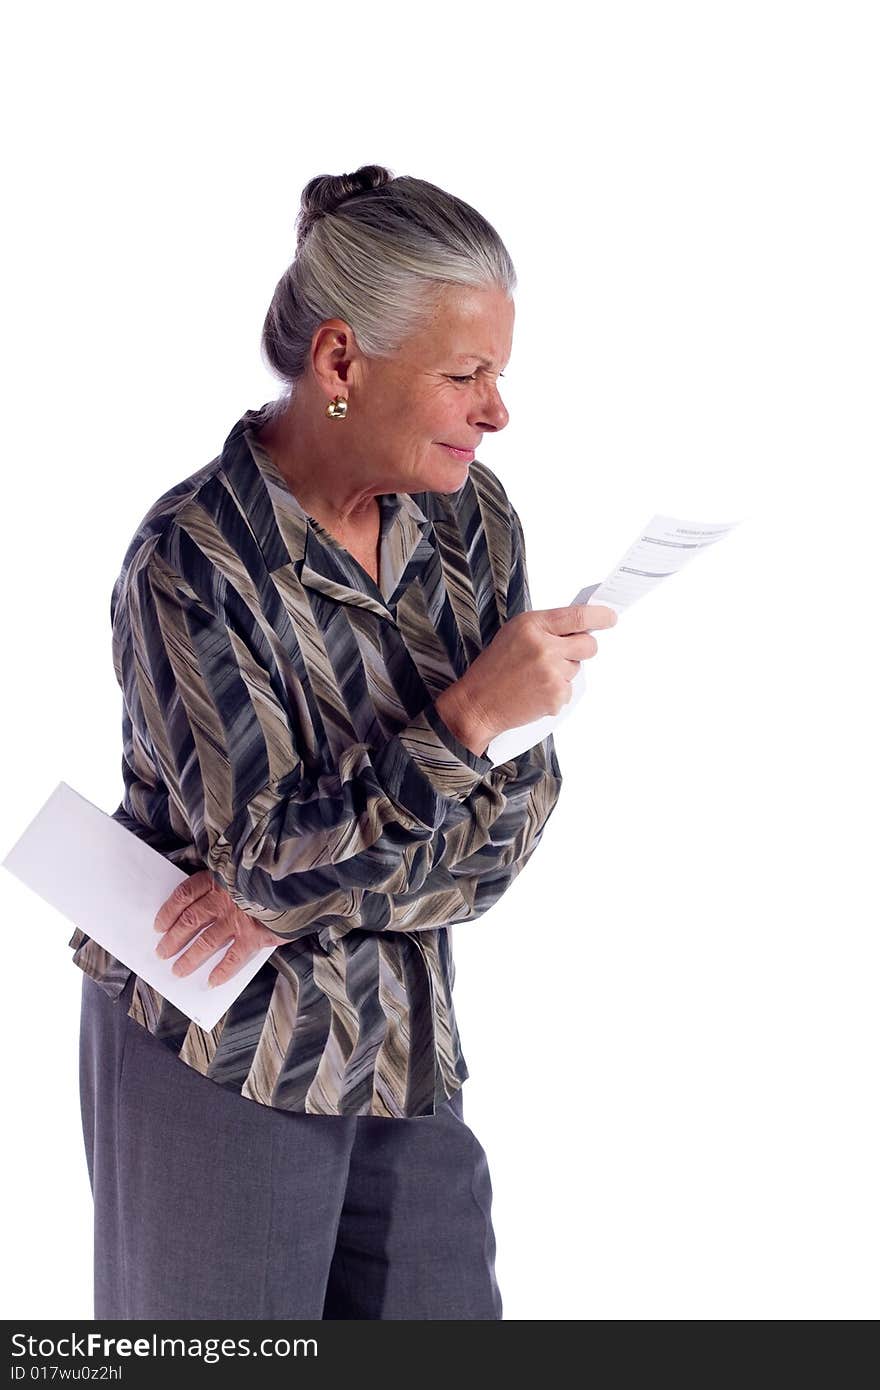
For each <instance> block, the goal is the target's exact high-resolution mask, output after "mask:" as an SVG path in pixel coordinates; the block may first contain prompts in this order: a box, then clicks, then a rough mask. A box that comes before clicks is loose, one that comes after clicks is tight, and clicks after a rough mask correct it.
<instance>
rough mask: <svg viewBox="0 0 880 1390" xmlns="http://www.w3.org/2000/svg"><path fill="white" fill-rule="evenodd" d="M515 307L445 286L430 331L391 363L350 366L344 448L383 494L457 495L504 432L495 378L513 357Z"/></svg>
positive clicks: (502, 297) (365, 361)
mask: <svg viewBox="0 0 880 1390" xmlns="http://www.w3.org/2000/svg"><path fill="white" fill-rule="evenodd" d="M513 320H514V307H513V301H512V300H511V299H509V298H508V297H507V295H506V294H505V293H504V292H503V291H502V290H496V289H491V290H488V289H472V288H469V287H466V286H458V285H454V286H452V285H450V286H447V287H446V288H445V289H444V291H443V293H442V295H441V297H440V300H439V302H438V305H437V307H436V309H435V312H434V314H433V317H432V319H431V322H430V324H429V326H428V327H427V328H426V329H423V330H422V331H420V332H418V333H416V334H413V335H412V337H410V338H408V339H407V340H406V341H405V342H404V343H403V345H402V346H401V348H400V350H399V351H398V352H397V353H395V354H394V355H393V356H392V357H389V358H375V357H374V358H367V357H364V356H362V355H361V354H356V355H355V358H354V360H353V361H352V362H351V364H350V368H349V376H348V379H347V381H346V386H347V387H348V392H347V394H348V401H349V413H348V416H347V417H346V421H345V424H344V426H339V427H338V428H339V429H340V432H341V430H342V429H343V428H344V429H345V430H346V431H348V432H349V433H348V435H347V439H346V443H347V445H348V446H349V447H350V446H352V445H353V446H354V448H355V449H356V451H357V454H358V456H359V459H360V462H361V468H362V470H363V471H364V473H366V474H367V476H370V477H374V478H376V479H381V480H382V485H383V487H384V488H386V489H387V490H394V491H401V492H457V491H458V490H459V488H461V487H462V486H463V485H464V482H465V480H466V478H467V472H468V465H469V463H470V461H471V458H472V457H473V453H472V452H471V453H469V454H462V455H459V456H456V455H455V454H453V453H452V452H451V451H450V449H449V448H447V447H445V446H447V445H452V446H457V447H459V448H461V449H465V450H471V451H473V450H475V449H478V448H479V446H480V442H481V440H482V438H483V435H484V434H485V433H486V432H487V431H493V432H494V431H495V430H503V429H504V426H505V425H506V424H507V421H508V414H507V409H506V407H505V405H504V402H503V401H502V399H501V396H500V394H499V391H498V377H499V375H500V374H501V372H502V370H503V368H504V367H506V365H507V362H508V359H509V358H510V351H511V343H512V339H513Z"/></svg>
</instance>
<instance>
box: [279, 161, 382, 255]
mask: <svg viewBox="0 0 880 1390" xmlns="http://www.w3.org/2000/svg"><path fill="white" fill-rule="evenodd" d="M392 178H393V175H392V173H391V171H390V170H389V169H386V168H384V167H383V166H382V165H381V164H363V165H361V167H360V169H356V170H355V171H354V173H353V174H318V175H317V176H316V177H315V178H313V179H310V180H309V182H308V183H307V184H306V186H305V188H304V189H303V192H302V199H301V201H300V209H299V215H298V217H297V228H298V237H297V244H298V245H300V244H301V243H302V242H303V241H304V239H305V238H306V237H307V236H308V234H309V232H310V231H311V229H312V227H313V226H314V224H315V223H316V222H317V221H318V219H319V218H321V217H324V216H325V215H326V214H327V213H328V212H335V211H336V209H337V208H338V207H340V206H341V204H342V203H344V202H345V201H346V200H347V199H348V198H351V197H352V196H353V195H354V194H357V193H369V192H370V190H371V189H373V188H381V187H382V185H383V184H386V183H390V182H391V179H392Z"/></svg>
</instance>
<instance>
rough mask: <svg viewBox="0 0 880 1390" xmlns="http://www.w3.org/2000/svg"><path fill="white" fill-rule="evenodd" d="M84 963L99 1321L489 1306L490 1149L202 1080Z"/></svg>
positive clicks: (85, 1076)
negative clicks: (294, 1108)
mask: <svg viewBox="0 0 880 1390" xmlns="http://www.w3.org/2000/svg"><path fill="white" fill-rule="evenodd" d="M133 983H134V981H133V977H132V979H130V980H129V982H128V984H127V985H126V987H125V990H124V991H123V993H122V995H120V997H119V999H118V1000H115V1001H114V1000H112V999H110V998H109V997H108V996H107V995H106V994H105V993H104V991H103V990H102V989H101V988H100V986H99V985H97V984H95V982H94V981H93V980H92V979H91V978H90V977H89V976H88V975H83V983H82V1015H81V1026H80V1099H81V1104H82V1120H83V1136H84V1139H85V1148H86V1161H87V1164H88V1170H89V1180H90V1182H91V1187H92V1195H93V1197H94V1206H95V1247H94V1255H95V1266H94V1268H95V1314H94V1315H95V1318H96V1319H99V1318H123V1319H134V1318H142V1319H151V1318H154V1319H240V1318H244V1319H287V1318H292V1319H296V1318H302V1319H319V1318H382V1319H390V1318H407V1319H421V1318H431V1319H435V1318H436V1319H441V1318H445V1319H458V1318H468V1319H474V1318H481V1319H498V1318H501V1316H502V1313H501V1295H500V1293H499V1290H498V1284H497V1281H496V1278H495V1235H494V1232H493V1229H492V1220H491V1205H492V1188H491V1183H490V1179H489V1169H488V1165H487V1161H486V1154H485V1151H484V1150H483V1148H482V1147H481V1145H480V1144H479V1142H478V1141H477V1139H476V1137H475V1136H474V1134H473V1133H472V1132H471V1130H470V1129H469V1128H468V1126H467V1125H466V1124H465V1122H464V1118H463V1112H462V1097H461V1092H460V1091H459V1092H458V1094H457V1095H455V1096H453V1097H452V1098H451V1099H450V1100H448V1101H447V1102H446V1103H445V1104H444V1105H443V1106H442V1107H441V1108H440V1109H439V1110H438V1111H437V1113H436V1114H435V1115H426V1116H419V1117H418V1118H413V1119H384V1118H381V1117H380V1116H371V1115H352V1116H339V1115H301V1114H294V1113H292V1112H290V1111H283V1110H276V1109H273V1108H272V1107H270V1106H266V1105H260V1104H258V1103H257V1102H256V1101H252V1100H247V1099H246V1098H245V1097H244V1096H241V1095H239V1094H238V1093H237V1092H235V1091H231V1090H228V1089H226V1088H224V1087H223V1086H220V1085H218V1084H217V1082H215V1081H210V1080H209V1079H208V1078H207V1077H204V1076H202V1075H200V1074H199V1073H198V1072H196V1071H194V1070H193V1069H192V1068H191V1067H188V1066H187V1065H186V1063H184V1062H182V1061H181V1060H180V1058H179V1057H177V1056H175V1054H174V1053H173V1052H172V1051H171V1050H170V1049H169V1048H167V1047H166V1046H165V1044H164V1043H162V1042H160V1041H159V1039H158V1038H154V1037H153V1036H152V1034H150V1033H149V1032H147V1030H146V1029H145V1028H142V1027H141V1025H140V1024H139V1023H136V1022H135V1021H134V1019H131V1018H129V1017H128V1013H127V1009H128V1004H129V1001H130V998H131V991H132V986H133Z"/></svg>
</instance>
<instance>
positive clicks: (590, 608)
mask: <svg viewBox="0 0 880 1390" xmlns="http://www.w3.org/2000/svg"><path fill="white" fill-rule="evenodd" d="M538 616H539V617H540V618H541V619H543V622H544V627H545V628H546V630H547V631H548V632H555V633H556V634H557V636H565V635H566V634H568V633H573V632H592V631H593V629H594V628H608V627H614V624H615V623H616V622H617V614H616V613H615V611H614V609H613V608H609V607H608V606H607V604H604V603H573V604H569V606H568V607H567V608H545V609H543V610H542V611H540V613H539V615H538Z"/></svg>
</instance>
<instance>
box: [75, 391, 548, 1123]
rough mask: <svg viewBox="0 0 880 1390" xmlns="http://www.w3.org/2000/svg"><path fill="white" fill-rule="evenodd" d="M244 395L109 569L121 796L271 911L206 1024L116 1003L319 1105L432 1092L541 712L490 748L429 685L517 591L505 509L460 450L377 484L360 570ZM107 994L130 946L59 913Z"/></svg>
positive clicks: (210, 1070) (181, 1044) (515, 832)
mask: <svg viewBox="0 0 880 1390" xmlns="http://www.w3.org/2000/svg"><path fill="white" fill-rule="evenodd" d="M266 410H267V407H266V406H263V407H262V408H261V409H260V410H249V411H246V412H245V414H244V415H243V416H242V417H241V419H240V420H239V421H238V422H237V424H236V425H235V426H234V427H233V429H232V430H231V432H230V433H229V435H228V437H227V439H226V442H225V444H224V446H223V450H222V453H221V454H220V455H219V456H218V457H217V458H216V459H214V460H213V461H212V462H211V463H209V464H207V465H206V466H205V467H203V468H201V469H200V470H199V471H198V472H196V473H194V474H193V475H192V476H191V477H189V478H187V479H185V480H184V481H183V482H181V483H178V484H177V485H176V486H174V487H173V488H171V489H170V490H169V491H168V492H166V493H165V494H164V495H163V496H162V497H160V498H159V500H158V501H157V502H156V503H154V505H153V506H152V507H151V508H150V510H149V512H148V513H147V515H146V516H145V517H144V519H143V521H142V522H141V524H140V526H139V528H138V530H137V532H136V534H135V536H134V537H133V539H132V541H131V544H130V545H129V547H128V550H127V552H126V555H125V558H124V561H123V565H122V570H121V573H120V575H119V578H118V579H117V581H116V584H115V585H114V588H113V594H112V599H111V620H112V625H113V663H114V668H115V671H116V677H117V680H118V682H119V685H120V688H121V691H122V697H123V700H122V704H123V711H122V729H123V759H122V774H123V780H124V787H125V791H124V796H123V799H122V802H121V804H120V805H119V807H118V808H117V810H116V811H115V812H114V813H113V818H114V819H115V820H116V821H118V822H119V823H120V824H121V825H124V826H125V827H126V828H127V829H128V830H130V831H132V832H133V833H134V834H136V835H138V836H139V837H140V838H142V839H144V840H146V841H147V843H149V844H150V845H152V846H153V848H154V849H157V850H159V851H160V852H161V853H162V854H164V855H165V856H166V858H168V859H169V860H170V861H171V862H173V863H175V864H177V865H178V866H179V867H180V868H182V869H183V870H184V871H185V872H188V873H194V872H195V871H196V870H199V869H205V868H207V869H208V870H209V872H210V873H211V875H212V877H213V878H214V880H215V882H216V883H217V884H218V886H220V887H222V888H224V889H225V890H226V891H227V892H228V893H229V894H230V896H231V897H232V898H233V899H234V901H235V902H236V903H237V904H238V905H239V907H241V908H242V909H243V910H244V911H245V912H247V913H248V914H249V915H250V916H252V917H254V918H255V919H256V920H258V921H260V922H262V923H264V924H265V925H266V926H268V927H270V928H271V930H272V931H273V932H275V933H277V934H278V935H280V936H284V937H286V938H287V940H286V942H285V944H284V945H279V946H278V947H277V949H276V950H275V951H274V952H273V953H272V955H271V956H270V957H269V958H268V959H267V960H266V961H265V962H264V963H263V965H262V967H261V968H260V970H259V971H258V972H257V974H256V975H255V976H254V978H253V979H252V980H251V981H250V983H249V984H248V985H247V987H246V988H245V989H244V991H243V992H242V993H241V994H240V995H239V997H238V998H237V999H236V1000H235V1002H234V1003H233V1004H232V1006H231V1007H230V1008H229V1009H228V1010H227V1012H226V1013H225V1014H224V1015H223V1017H222V1018H221V1019H220V1020H219V1022H218V1023H217V1024H216V1026H215V1027H214V1028H212V1029H211V1030H206V1029H203V1028H201V1027H199V1026H198V1024H196V1023H194V1022H193V1021H192V1020H191V1019H189V1018H188V1017H187V1016H186V1015H185V1014H183V1013H182V1012H181V1011H180V1010H179V1009H177V1008H176V1007H175V1006H174V1005H172V1004H171V1003H170V1002H169V1001H168V1000H166V999H164V998H162V997H161V996H160V995H159V994H158V992H157V991H156V989H155V988H154V987H152V986H150V985H149V984H147V983H146V982H145V981H144V980H142V979H140V978H139V977H138V978H136V979H135V982H134V986H133V990H132V995H131V1003H130V1005H129V1009H128V1012H129V1015H130V1016H131V1018H133V1019H135V1020H136V1021H137V1022H138V1023H139V1024H141V1025H142V1026H143V1027H145V1028H147V1029H148V1030H149V1031H150V1032H151V1033H152V1034H153V1035H154V1036H155V1037H156V1038H158V1039H160V1040H161V1041H162V1042H163V1043H164V1044H165V1045H166V1046H167V1047H169V1048H171V1049H172V1051H173V1052H174V1053H175V1054H176V1055H177V1056H178V1057H179V1058H180V1060H181V1061H182V1062H184V1063H185V1064H186V1065H187V1066H189V1067H193V1068H194V1069H195V1070H196V1071H198V1072H201V1073H202V1075H204V1076H206V1077H208V1078H210V1079H211V1080H212V1081H215V1082H217V1083H219V1084H220V1085H221V1086H226V1087H229V1088H230V1089H232V1090H234V1091H237V1092H240V1094H241V1095H243V1096H245V1097H247V1098H248V1099H250V1100H253V1101H257V1102H259V1103H260V1104H262V1105H270V1106H274V1107H276V1108H279V1109H282V1110H290V1111H296V1112H302V1113H308V1114H317V1115H380V1116H388V1117H403V1116H416V1115H429V1114H433V1113H434V1111H435V1110H436V1108H437V1107H438V1106H439V1105H440V1104H442V1102H443V1101H444V1100H446V1099H447V1098H448V1097H449V1096H450V1095H452V1094H453V1093H454V1092H455V1091H456V1090H457V1089H458V1088H459V1087H460V1086H461V1085H462V1083H463V1081H465V1080H466V1078H467V1076H468V1070H467V1066H466V1064H465V1060H464V1057H463V1055H462V1050H461V1044H460V1040H459V1035H458V1027H457V1024H456V1018H455V1012H454V1009H453V1004H452V988H453V983H454V978H455V971H454V965H453V960H452V946H451V927H452V926H453V925H454V924H455V923H458V922H473V921H475V920H476V919H477V918H478V917H482V916H483V914H484V913H485V912H487V911H488V909H489V908H490V907H492V906H493V904H494V903H496V902H497V901H498V899H499V898H500V897H501V895H502V893H503V892H504V891H505V889H506V888H507V887H508V885H509V884H510V883H511V882H512V881H513V879H514V878H515V877H516V875H517V874H518V873H519V872H520V870H521V869H522V868H523V867H524V865H525V864H526V863H527V861H528V860H529V858H530V857H531V855H532V853H533V851H534V850H535V847H536V846H537V844H538V842H539V840H540V838H541V835H542V833H543V830H544V826H545V824H546V822H547V819H548V817H549V815H550V813H551V811H552V810H553V808H554V806H555V804H556V801H557V799H558V796H559V791H560V786H561V775H560V771H559V764H558V762H557V759H556V754H555V751H554V748H553V741H552V738H547V739H545V741H544V742H543V743H541V744H539V745H537V746H536V747H535V748H533V749H531V750H530V751H529V752H527V753H523V754H521V755H520V756H519V757H517V758H515V759H511V760H510V761H509V762H505V763H502V764H500V765H498V766H493V764H492V762H491V761H490V760H489V759H488V758H485V757H481V756H479V755H476V754H474V753H472V752H471V751H470V749H468V748H466V747H465V746H464V745H463V744H462V743H460V742H459V740H458V738H457V737H456V736H455V735H454V734H453V733H452V731H451V730H450V729H449V728H448V727H447V726H446V725H445V723H444V721H443V719H442V718H441V717H440V715H439V713H438V711H437V709H436V706H435V703H434V701H435V698H436V697H437V696H438V695H439V694H440V692H441V691H442V690H444V689H446V687H447V686H449V685H451V684H452V683H453V682H454V681H455V680H457V679H458V678H459V676H461V675H463V673H464V672H465V670H466V669H467V667H468V665H469V664H470V663H471V662H472V661H473V660H474V659H475V657H476V656H477V655H478V654H479V653H480V652H481V651H482V650H483V648H485V647H486V646H488V644H489V643H490V642H491V640H492V638H493V637H494V636H495V634H496V633H497V632H498V630H499V628H500V626H501V624H502V623H503V622H505V620H506V619H507V618H509V617H512V616H513V615H515V614H516V613H519V612H521V611H523V610H524V609H527V608H529V607H530V602H529V595H528V583H527V576H526V564H525V549H524V542H523V534H522V528H521V525H520V521H519V518H518V516H517V514H516V512H515V511H514V509H513V507H512V506H511V504H510V502H509V500H508V498H507V495H506V493H505V491H504V489H503V487H502V486H501V483H500V482H499V481H498V479H497V477H496V476H495V475H494V474H493V473H492V472H491V471H490V470H489V469H488V468H487V467H486V466H485V464H482V463H480V462H479V461H477V460H475V461H474V462H473V463H472V464H471V466H470V469H469V474H468V477H467V479H466V481H465V483H464V485H463V486H462V487H461V489H460V490H459V491H458V492H456V493H436V492H426V493H416V494H408V493H393V494H385V495H382V496H380V498H379V505H380V509H381V529H380V543H379V555H380V569H379V583H378V585H377V584H376V583H375V582H374V581H373V579H372V578H371V577H370V576H369V575H368V574H367V573H366V571H365V570H364V569H363V568H362V567H361V565H360V564H359V563H358V561H357V560H355V559H354V557H353V556H352V555H351V554H349V552H348V551H347V550H345V549H344V547H343V546H342V545H341V544H339V543H338V542H337V541H336V540H335V539H334V538H333V537H332V536H331V535H330V534H329V533H328V532H327V531H325V530H324V528H323V527H322V526H321V525H320V524H319V523H318V522H317V521H315V520H314V519H313V518H311V517H310V516H308V515H307V514H306V512H305V511H304V510H303V508H302V507H301V506H300V504H299V503H298V502H297V499H296V497H295V496H294V495H293V493H292V492H291V490H290V487H289V485H288V484H287V482H286V481H285V480H284V478H283V477H282V475H281V474H280V472H279V471H278V470H277V469H276V468H275V466H274V464H273V462H272V460H271V458H270V456H269V454H268V453H267V452H266V450H265V449H263V448H262V447H261V445H260V443H259V441H258V440H257V438H256V437H255V436H256V432H257V431H258V430H259V427H260V425H261V424H262V423H263V422H264V421H265V419H266V418H267V416H266ZM70 945H71V946H72V947H73V948H74V956H73V959H74V961H75V963H76V964H77V965H78V966H79V967H80V968H81V969H82V970H83V971H85V972H86V974H88V975H90V976H91V977H92V979H94V980H96V981H97V982H98V984H99V985H101V987H102V988H103V989H104V990H105V991H106V993H107V994H108V995H110V996H111V997H114V998H117V997H118V996H119V995H120V994H121V992H122V990H123V989H124V987H125V985H126V983H127V981H128V979H129V977H130V975H131V974H132V971H131V970H129V968H128V967H127V966H125V965H123V964H122V962H120V961H118V960H116V959H115V958H114V957H113V956H111V955H110V954H109V953H108V952H107V951H106V950H105V949H104V948H102V947H101V946H99V945H98V943H97V942H95V941H92V940H91V939H90V938H89V937H88V936H86V934H85V933H84V932H82V931H81V930H80V929H79V928H77V929H76V930H75V931H74V934H73V936H72V938H71V940H70Z"/></svg>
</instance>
